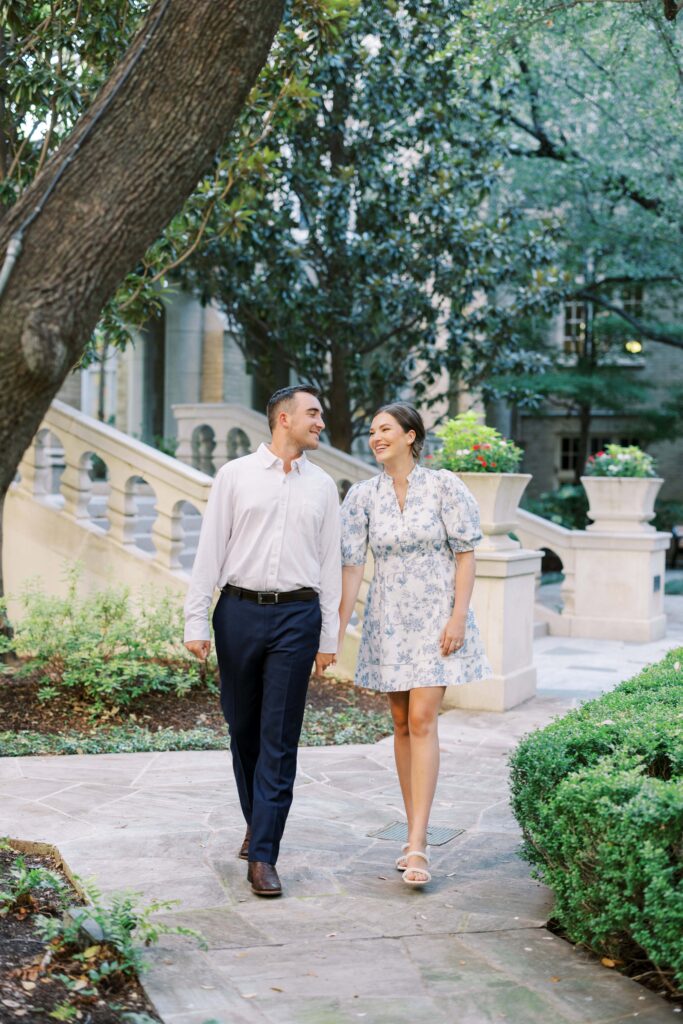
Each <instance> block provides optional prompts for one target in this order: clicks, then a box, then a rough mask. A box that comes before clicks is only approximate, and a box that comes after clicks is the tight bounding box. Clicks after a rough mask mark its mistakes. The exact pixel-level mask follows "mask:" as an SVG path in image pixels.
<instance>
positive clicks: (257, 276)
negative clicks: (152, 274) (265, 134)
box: [183, 0, 553, 449]
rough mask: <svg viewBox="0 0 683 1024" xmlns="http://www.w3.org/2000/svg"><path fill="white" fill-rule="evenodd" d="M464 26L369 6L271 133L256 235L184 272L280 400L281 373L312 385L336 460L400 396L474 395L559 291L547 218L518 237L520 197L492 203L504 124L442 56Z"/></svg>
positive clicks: (228, 240)
mask: <svg viewBox="0 0 683 1024" xmlns="http://www.w3.org/2000/svg"><path fill="white" fill-rule="evenodd" d="M468 10H469V7H468V4H467V3H464V2H460V3H457V2H456V3H454V2H453V0H433V2H432V3H430V4H428V5H425V4H424V3H421V2H417V0H406V2H402V3H400V4H399V3H386V2H385V0H362V2H360V3H359V4H358V6H357V8H356V9H355V10H354V11H353V13H352V14H351V17H350V18H349V21H348V24H347V26H346V28H345V31H344V32H343V34H342V36H341V38H340V39H339V41H338V44H337V45H336V46H335V47H334V48H333V49H332V50H329V51H327V52H325V53H324V54H323V55H322V56H321V57H320V59H319V60H318V61H317V62H316V63H315V65H314V66H313V67H312V68H311V71H310V75H309V84H310V87H311V102H310V105H309V106H308V108H307V109H306V111H305V112H304V113H303V115H302V116H301V117H299V118H297V119H290V120H289V121H288V122H286V123H281V125H280V126H279V130H278V131H273V132H272V133H271V134H270V137H269V141H268V153H267V156H268V159H269V160H270V167H271V171H272V179H271V182H272V186H271V187H270V188H269V189H268V190H267V191H266V192H265V194H264V195H263V196H262V199H261V202H260V204H259V205H258V207H257V208H256V209H254V210H253V213H252V215H251V219H250V227H249V231H248V232H243V233H242V234H240V235H239V236H237V237H235V236H233V237H225V236H224V237H215V238H214V239H212V240H211V242H210V243H209V244H208V245H207V246H205V247H204V249H203V251H202V253H201V254H199V255H198V256H197V257H196V258H193V259H192V260H191V261H190V262H189V263H186V264H185V265H184V268H183V275H184V279H185V280H186V281H187V282H188V283H190V284H191V285H192V286H194V287H196V288H197V289H198V290H199V291H200V292H201V293H202V295H203V296H204V298H205V299H207V300H208V299H216V300H217V301H218V302H219V303H220V304H221V305H222V306H223V307H224V309H225V310H226V311H227V312H228V313H229V315H230V316H231V318H232V320H233V321H234V323H235V325H236V328H237V329H238V338H240V339H241V343H242V344H243V346H244V351H245V354H246V355H247V357H248V358H249V359H251V360H252V361H253V362H256V363H258V366H259V370H260V372H263V370H264V368H265V369H270V372H271V376H272V383H273V384H275V383H277V382H278V381H277V375H278V373H280V374H281V373H283V372H286V371H287V370H288V369H289V368H290V367H291V368H294V369H295V370H296V372H297V374H298V375H299V376H300V377H305V378H307V379H309V380H311V381H314V382H315V383H316V384H318V386H319V387H320V388H321V390H322V392H323V395H324V399H325V405H326V407H327V419H328V425H329V428H330V434H331V438H332V441H333V443H334V444H336V445H338V446H340V447H342V448H345V449H348V448H349V447H350V445H351V442H352V440H353V438H354V436H356V435H357V434H358V433H359V432H360V431H361V430H363V429H364V425H365V422H366V419H367V416H368V414H369V413H370V412H371V411H372V410H373V408H375V407H376V406H377V404H378V403H380V402H382V401H384V400H386V399H387V398H388V397H389V396H394V395H396V394H397V393H400V392H401V390H402V389H405V388H410V393H412V394H413V395H415V396H416V397H417V399H418V401H419V400H421V399H423V398H425V397H426V395H427V392H428V391H429V392H430V394H431V399H432V400H434V399H435V398H437V397H438V396H439V395H440V394H442V393H443V391H444V389H445V388H447V386H448V379H447V378H446V377H444V370H446V371H448V372H449V373H450V374H451V376H453V377H464V378H465V379H466V380H467V381H468V382H470V383H475V384H476V383H478V382H479V381H480V380H481V379H482V377H483V376H484V375H485V373H486V372H487V370H490V368H491V366H492V365H493V364H494V362H495V360H496V358H497V356H498V354H499V353H500V352H501V351H503V350H505V351H510V350H512V351H514V349H515V346H516V345H517V344H518V343H519V338H518V337H517V334H516V324H517V323H518V322H519V319H520V315H521V313H522V312H523V311H527V310H528V309H529V308H535V307H536V306H538V305H539V304H540V305H542V304H543V302H544V297H545V293H546V292H550V291H551V288H550V284H549V282H550V281H551V280H552V272H551V271H550V270H547V269H544V268H546V267H547V265H548V263H549V260H550V257H551V255H552V222H553V217H552V216H550V217H548V216H546V215H545V214H544V213H543V212H540V213H539V214H538V215H537V216H536V217H535V218H534V221H533V223H527V224H525V225H524V227H523V229H522V227H521V226H520V208H519V205H518V203H517V202H516V197H515V196H514V195H507V194H506V193H505V192H504V191H503V190H500V189H498V190H497V197H496V198H495V201H494V193H495V192H496V185H497V182H498V181H499V179H500V178H501V175H502V174H503V173H504V156H505V150H504V146H503V144H502V141H501V139H500V138H499V131H498V126H497V122H498V117H497V115H495V114H491V112H490V111H488V110H487V109H486V108H485V107H484V106H483V105H482V104H481V102H480V99H479V97H478V96H477V95H476V93H475V92H473V91H470V90H469V89H468V86H467V81H468V67H467V66H466V65H463V64H462V63H461V62H460V61H459V60H458V61H455V60H453V59H452V57H451V56H450V55H448V53H446V52H445V51H446V47H447V45H448V42H449V40H450V38H451V36H452V34H453V33H454V32H456V31H457V29H458V25H459V23H460V21H461V19H462V18H463V17H465V16H466V15H467V11H468ZM532 269H533V270H535V271H536V274H535V276H534V274H532V273H531V272H530V271H531V270H532ZM542 270H543V273H544V274H545V277H543V276H542V274H541V271H542Z"/></svg>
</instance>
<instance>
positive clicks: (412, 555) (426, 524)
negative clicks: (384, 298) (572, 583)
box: [340, 403, 491, 886]
mask: <svg viewBox="0 0 683 1024" xmlns="http://www.w3.org/2000/svg"><path fill="white" fill-rule="evenodd" d="M424 440H425V428H424V424H423V422H422V419H421V417H420V415H419V413H418V412H417V411H416V410H415V409H413V408H412V406H410V405H406V404H404V403H395V404H393V405H385V406H383V407H382V408H381V409H379V411H378V412H377V414H376V415H375V417H374V419H373V421H372V425H371V427H370V448H371V450H372V452H373V454H374V456H375V458H376V460H377V462H378V463H379V464H380V466H381V467H382V472H381V473H380V474H379V475H378V476H375V477H372V478H371V479H370V480H363V481H362V482H361V483H358V484H355V485H354V486H353V487H352V488H351V489H350V491H349V493H348V494H347V496H346V498H345V500H344V503H343V505H342V563H343V566H344V568H343V574H342V601H341V607H340V619H341V623H340V646H341V641H342V639H343V637H344V634H345V632H346V627H347V625H348V623H349V619H350V617H351V614H352V612H353V607H354V605H355V603H356V599H357V597H358V591H359V588H360V585H361V582H362V579H363V567H364V565H365V557H366V552H367V546H368V542H369V544H370V547H371V548H372V552H373V555H374V558H375V575H374V579H373V581H372V584H371V586H370V590H369V593H368V598H367V603H366V607H365V618H364V622H363V635H362V639H361V644H360V651H359V654H358V664H357V669H356V679H355V682H356V685H357V686H365V687H369V688H370V689H373V690H381V691H383V692H385V693H388V694H389V703H390V706H391V714H392V717H393V720H394V753H395V756H396V768H397V771H398V778H399V782H400V785H401V793H402V795H403V802H404V804H405V809H406V817H407V820H408V842H407V843H406V844H405V846H404V847H403V853H402V856H401V857H399V858H398V860H397V861H396V867H397V868H398V870H399V871H403V880H404V882H407V883H408V884H409V885H413V886H422V885H425V884H426V883H427V882H429V881H430V879H431V875H430V873H429V871H428V870H427V868H428V866H429V852H428V847H427V825H428V823H429V813H430V810H431V806H432V800H433V798H434V790H435V789H436V781H437V776H438V771H439V740H438V733H437V716H438V713H439V707H440V705H441V701H442V699H443V695H444V691H445V689H446V687H447V686H451V685H457V684H459V683H470V682H473V681H474V680H476V679H486V678H487V677H488V676H490V675H491V668H490V666H489V664H488V662H487V660H486V656H485V654H484V650H483V647H482V644H481V640H480V637H479V631H478V629H477V626H476V623H475V621H474V615H473V613H472V612H471V611H470V610H469V603H470V596H471V594H472V587H473V585H474V551H473V548H474V546H475V544H477V543H478V542H479V540H481V535H480V532H479V512H478V509H477V505H476V502H475V501H474V498H473V497H472V495H471V494H470V492H469V491H468V490H467V488H466V487H465V486H464V484H462V483H461V482H460V480H459V479H458V478H457V477H456V476H455V475H454V474H453V473H450V472H448V471H447V470H440V471H434V470H430V469H424V468H422V467H421V466H419V465H418V459H419V457H420V452H421V450H422V446H423V444H424Z"/></svg>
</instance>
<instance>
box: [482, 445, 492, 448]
mask: <svg viewBox="0 0 683 1024" xmlns="http://www.w3.org/2000/svg"><path fill="white" fill-rule="evenodd" d="M490 447H491V445H490V444H483V445H482V448H490Z"/></svg>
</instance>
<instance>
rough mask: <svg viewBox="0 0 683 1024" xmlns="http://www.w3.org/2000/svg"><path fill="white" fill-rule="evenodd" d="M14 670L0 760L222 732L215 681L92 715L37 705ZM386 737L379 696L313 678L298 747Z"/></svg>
mask: <svg viewBox="0 0 683 1024" xmlns="http://www.w3.org/2000/svg"><path fill="white" fill-rule="evenodd" d="M17 667H18V664H17V663H16V662H14V663H13V664H5V665H3V666H1V668H0V756H8V755H16V754H31V753H37V754H40V753H55V754H65V753H66V754H69V753H104V752H107V753H110V752H116V751H131V750H180V749H184V750H201V749H222V748H225V747H226V746H227V744H228V733H227V727H226V725H225V721H224V719H223V714H222V712H221V708H220V699H219V691H218V686H217V685H216V682H215V681H214V680H212V679H209V680H208V681H207V682H205V683H203V684H197V685H195V686H194V687H193V688H192V689H191V690H189V691H188V692H185V693H182V694H179V693H175V692H173V691H164V692H160V691H159V692H154V693H149V694H146V695H145V696H142V697H138V698H136V699H135V700H134V701H132V702H131V703H130V704H126V705H125V707H112V708H110V709H108V710H107V711H105V712H104V713H99V714H97V715H94V714H93V713H92V708H91V706H90V705H89V703H88V702H87V701H86V700H84V699H83V698H80V699H79V698H78V696H77V695H76V694H74V693H73V692H71V691H70V690H68V689H64V690H63V691H62V692H61V693H60V696H59V698H58V699H57V698H50V699H47V700H41V699H40V697H39V691H40V689H41V685H42V683H43V681H44V679H43V676H42V675H41V674H39V673H36V674H35V676H29V677H26V678H18V677H17V675H16V670H17ZM391 731H392V725H391V717H390V714H389V705H388V701H387V698H386V696H385V695H384V694H378V693H374V692H372V691H369V690H362V689H358V688H357V687H354V686H353V684H352V683H350V682H348V681H346V680H341V679H335V678H327V677H323V676H312V677H311V681H310V684H309V689H308V698H307V702H306V714H305V716H304V728H303V733H302V737H301V743H302V745H312V746H319V745H321V744H338V743H372V742H375V741H376V740H378V739H380V738H381V737H382V736H386V735H388V734H389V733H391Z"/></svg>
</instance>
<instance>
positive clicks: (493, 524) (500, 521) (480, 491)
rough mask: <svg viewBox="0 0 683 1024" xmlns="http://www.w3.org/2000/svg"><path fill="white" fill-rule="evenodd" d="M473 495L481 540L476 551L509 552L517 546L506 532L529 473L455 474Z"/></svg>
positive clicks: (514, 520) (513, 522)
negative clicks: (479, 516) (477, 509)
mask: <svg viewBox="0 0 683 1024" xmlns="http://www.w3.org/2000/svg"><path fill="white" fill-rule="evenodd" d="M456 475H457V476H458V477H459V478H460V479H461V480H462V482H463V483H464V484H465V486H466V487H467V488H468V489H469V490H470V491H471V492H472V494H473V495H474V497H475V499H476V502H477V504H478V505H479V512H480V514H481V532H482V534H483V535H484V539H483V540H482V542H481V544H480V545H479V547H478V548H477V551H510V550H514V549H515V548H520V547H521V544H520V543H519V541H516V540H513V539H512V537H509V536H508V534H509V533H510V532H513V531H514V529H515V526H516V523H517V507H518V505H519V501H520V498H521V497H522V494H523V493H524V489H525V487H526V486H527V484H528V483H529V481H530V480H531V474H530V473H457V474H456Z"/></svg>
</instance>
